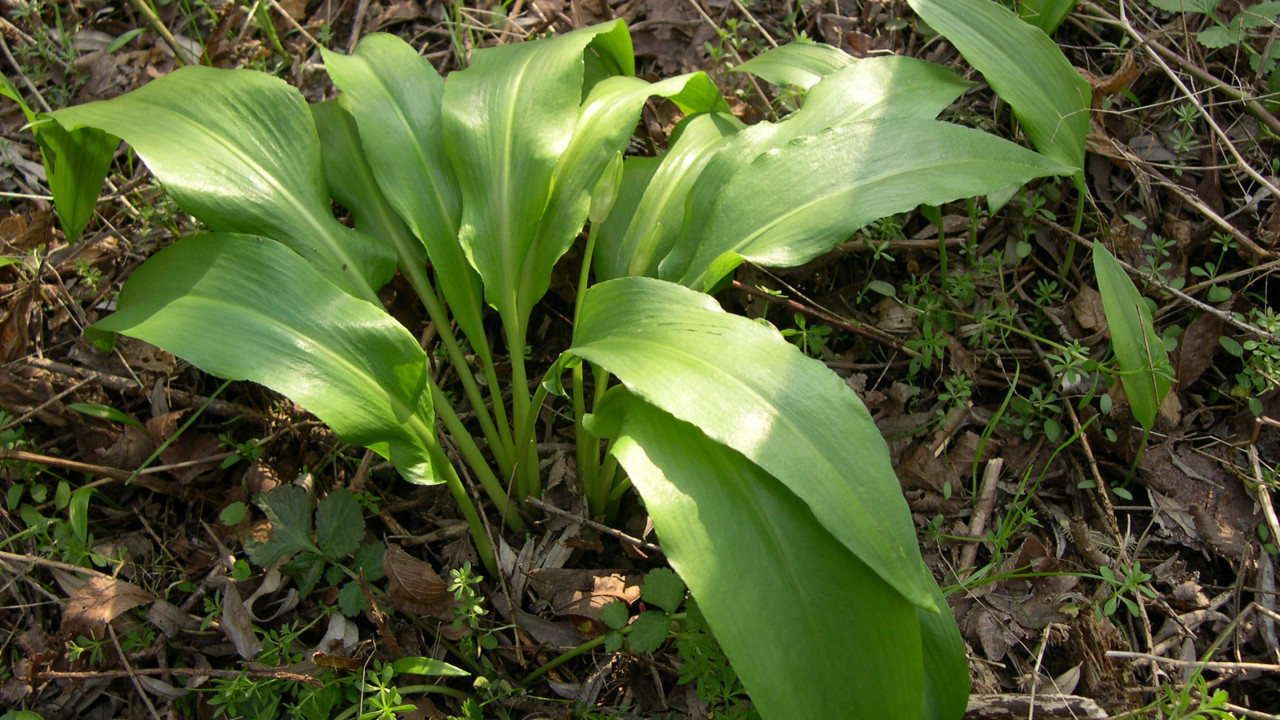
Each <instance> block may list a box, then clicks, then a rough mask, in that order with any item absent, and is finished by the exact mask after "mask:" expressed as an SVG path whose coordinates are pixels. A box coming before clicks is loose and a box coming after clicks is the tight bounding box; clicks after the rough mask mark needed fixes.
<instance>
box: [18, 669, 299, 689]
mask: <svg viewBox="0 0 1280 720" xmlns="http://www.w3.org/2000/svg"><path fill="white" fill-rule="evenodd" d="M130 672H132V673H133V674H134V675H145V676H157V675H159V676H163V675H179V676H189V677H212V678H232V679H234V678H238V677H242V676H247V677H254V678H271V679H275V680H291V681H293V682H299V683H305V684H307V685H311V686H313V687H324V683H323V682H321V681H320V680H318V679H316V678H313V677H311V676H310V675H303V674H301V673H296V672H289V671H288V670H215V669H212V668H134V669H133V670H132V671H129V670H84V671H57V670H37V671H36V672H33V673H31V679H32V680H94V679H98V678H103V679H114V678H126V677H129V674H130Z"/></svg>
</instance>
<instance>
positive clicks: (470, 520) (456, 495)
mask: <svg viewBox="0 0 1280 720" xmlns="http://www.w3.org/2000/svg"><path fill="white" fill-rule="evenodd" d="M427 450H428V452H429V453H430V454H431V462H432V464H433V465H434V466H435V468H436V471H437V472H440V473H442V474H443V475H444V482H445V485H447V486H448V487H449V493H450V494H451V495H453V500H454V502H456V503H458V509H460V510H462V517H463V519H465V520H466V521H467V527H468V528H470V529H471V539H472V541H473V542H475V544H476V554H478V555H479V556H480V561H481V562H482V563H484V569H485V571H486V572H487V573H488V574H489V577H494V578H496V577H498V559H497V556H496V555H494V553H493V546H492V545H490V544H489V536H488V535H486V534H485V531H484V523H483V522H481V520H480V513H479V512H477V511H476V506H475V503H473V502H471V496H470V495H468V494H467V489H466V488H465V487H463V486H462V478H460V477H458V471H457V470H455V469H454V467H453V463H451V462H449V458H448V457H446V456H445V454H444V450H443V449H442V448H441V447H440V443H439V442H437V441H436V439H435V437H434V436H432V437H431V442H430V443H429V444H428V446H427Z"/></svg>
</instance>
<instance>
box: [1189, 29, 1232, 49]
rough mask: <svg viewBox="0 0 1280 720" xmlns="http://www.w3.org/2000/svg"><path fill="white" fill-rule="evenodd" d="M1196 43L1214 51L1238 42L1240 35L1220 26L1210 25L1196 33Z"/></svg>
mask: <svg viewBox="0 0 1280 720" xmlns="http://www.w3.org/2000/svg"><path fill="white" fill-rule="evenodd" d="M1196 41H1197V42H1199V43H1200V44H1201V45H1203V46H1205V47H1207V48H1209V49H1210V50H1216V49H1218V48H1224V47H1231V46H1232V45H1235V44H1236V43H1238V42H1240V33H1238V32H1236V31H1235V30H1232V29H1231V28H1227V27H1223V26H1221V25H1210V26H1209V27H1207V28H1205V29H1204V30H1201V31H1200V32H1198V33H1196Z"/></svg>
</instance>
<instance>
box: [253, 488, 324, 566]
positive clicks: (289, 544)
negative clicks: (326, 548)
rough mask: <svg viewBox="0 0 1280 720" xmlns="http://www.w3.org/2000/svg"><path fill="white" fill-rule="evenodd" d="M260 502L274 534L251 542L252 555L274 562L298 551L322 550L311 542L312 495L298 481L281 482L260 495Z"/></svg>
mask: <svg viewBox="0 0 1280 720" xmlns="http://www.w3.org/2000/svg"><path fill="white" fill-rule="evenodd" d="M257 502H258V505H259V506H260V507H261V508H262V512H264V513H266V516H267V519H268V520H270V521H271V538H270V539H269V540H267V541H266V542H262V543H255V544H252V545H250V546H249V557H250V559H252V560H253V561H254V562H255V563H257V564H258V565H264V566H265V565H270V564H271V563H273V562H275V561H277V560H279V559H280V558H282V557H284V556H286V555H289V554H291V553H296V552H304V551H310V552H319V548H317V547H316V546H315V543H313V542H311V497H310V496H309V495H307V492H306V491H305V490H303V489H302V488H300V487H298V486H296V485H281V486H279V487H277V488H275V489H274V490H272V491H270V492H268V493H265V494H262V495H259V496H258V497H257Z"/></svg>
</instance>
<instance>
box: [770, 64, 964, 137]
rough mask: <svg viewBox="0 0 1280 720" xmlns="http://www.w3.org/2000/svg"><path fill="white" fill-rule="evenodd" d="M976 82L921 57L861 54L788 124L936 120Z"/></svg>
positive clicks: (818, 88) (810, 96)
mask: <svg viewBox="0 0 1280 720" xmlns="http://www.w3.org/2000/svg"><path fill="white" fill-rule="evenodd" d="M973 85H974V83H972V82H970V81H968V80H965V79H964V78H962V77H960V76H959V75H957V74H956V72H955V71H954V70H951V69H950V68H945V67H943V66H941V65H936V64H934V63H931V62H925V61H924V60H917V59H916V58H909V57H901V56H898V55H886V56H881V57H870V58H861V59H856V60H854V61H853V62H851V63H850V64H849V66H848V67H844V68H841V69H840V70H838V71H836V72H834V73H831V74H830V75H828V76H827V77H825V78H823V79H822V81H821V82H819V83H818V84H816V85H814V86H813V87H812V88H811V89H810V90H809V92H808V93H807V94H806V95H805V96H804V105H803V106H802V107H801V109H800V111H799V112H797V113H794V114H793V115H792V116H791V117H788V118H785V119H784V123H786V122H797V121H794V120H792V119H791V118H792V117H797V116H798V117H799V118H802V119H803V120H804V124H805V125H806V128H805V132H807V133H812V132H816V131H818V130H825V129H826V128H828V127H831V126H833V125H840V124H844V123H848V122H853V121H855V120H876V119H879V118H919V119H922V120H932V119H933V118H936V117H937V116H938V113H940V112H942V111H943V110H945V109H947V106H949V105H950V104H951V103H953V102H955V100H956V98H958V97H960V95H961V94H963V93H964V91H965V90H968V89H969V88H971V87H973Z"/></svg>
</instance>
